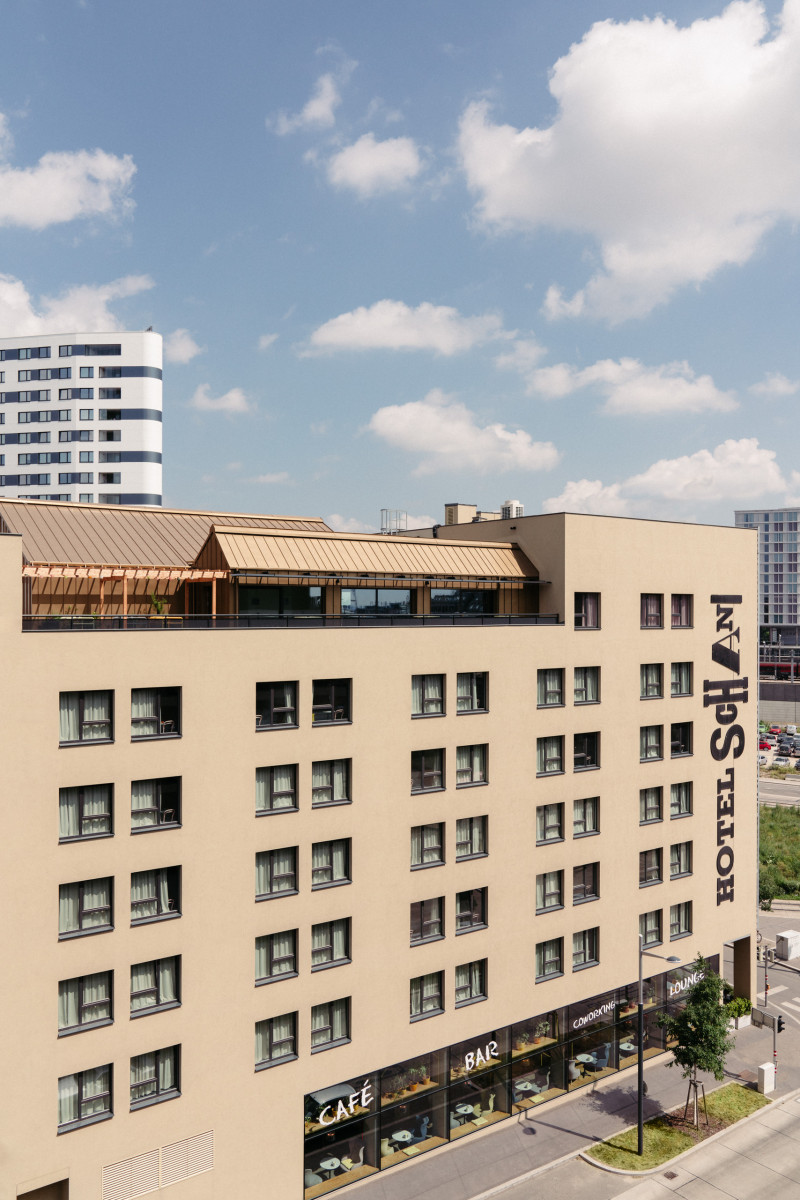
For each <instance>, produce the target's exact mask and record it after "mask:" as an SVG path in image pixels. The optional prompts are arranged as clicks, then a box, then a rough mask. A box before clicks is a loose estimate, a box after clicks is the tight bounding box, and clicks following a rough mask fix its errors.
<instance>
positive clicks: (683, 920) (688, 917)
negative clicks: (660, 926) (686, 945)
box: [669, 900, 692, 940]
mask: <svg viewBox="0 0 800 1200" xmlns="http://www.w3.org/2000/svg"><path fill="white" fill-rule="evenodd" d="M691 932H692V902H691V900H684V902H683V903H682V904H671V905H670V908H669V936H670V939H671V940H674V939H675V938H680V937H686V936H687V935H688V934H690V933H691Z"/></svg>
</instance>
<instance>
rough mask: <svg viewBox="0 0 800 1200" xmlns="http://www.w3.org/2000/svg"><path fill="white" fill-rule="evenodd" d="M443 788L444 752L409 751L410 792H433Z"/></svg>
mask: <svg viewBox="0 0 800 1200" xmlns="http://www.w3.org/2000/svg"><path fill="white" fill-rule="evenodd" d="M443 787H444V750H412V751H411V791H412V792H435V791H439V790H440V789H441V788H443Z"/></svg>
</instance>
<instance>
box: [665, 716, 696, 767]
mask: <svg viewBox="0 0 800 1200" xmlns="http://www.w3.org/2000/svg"><path fill="white" fill-rule="evenodd" d="M691 753H692V722H691V721H675V722H673V724H672V725H670V755H671V757H672V758H679V757H681V756H682V755H686V754H691Z"/></svg>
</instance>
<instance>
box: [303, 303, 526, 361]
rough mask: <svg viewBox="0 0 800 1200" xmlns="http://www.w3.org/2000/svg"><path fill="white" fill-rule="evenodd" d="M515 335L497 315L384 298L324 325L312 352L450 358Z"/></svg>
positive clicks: (314, 335) (315, 336)
mask: <svg viewBox="0 0 800 1200" xmlns="http://www.w3.org/2000/svg"><path fill="white" fill-rule="evenodd" d="M510 336H512V335H511V334H509V333H506V332H504V330H503V322H502V319H501V318H500V317H499V316H497V315H495V314H493V313H485V314H484V315H483V316H482V317H462V316H461V314H460V313H459V311H458V309H455V308H449V307H447V306H445V305H435V304H429V303H428V302H427V301H426V302H424V303H422V304H420V305H418V306H417V308H409V306H408V305H407V304H404V303H403V301H402V300H378V301H377V303H375V304H373V305H372V307H371V308H363V307H362V308H356V309H354V310H353V311H352V312H347V313H341V314H340V316H338V317H333V318H332V320H330V321H326V322H325V324H324V325H320V327H319V329H315V330H314V332H313V333H312V335H311V339H310V345H311V351H310V352H313V351H318V352H322V351H334V350H433V351H434V352H435V353H436V354H443V355H446V356H448V357H449V356H450V355H452V354H463V353H464V351H466V350H471V349H472V347H473V346H479V345H481V344H482V343H484V342H488V341H492V340H494V339H496V338H507V337H510ZM306 353H309V351H306Z"/></svg>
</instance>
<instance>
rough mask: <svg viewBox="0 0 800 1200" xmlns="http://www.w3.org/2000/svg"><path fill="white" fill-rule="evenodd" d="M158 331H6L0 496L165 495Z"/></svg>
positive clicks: (117, 498) (0, 391) (114, 498)
mask: <svg viewBox="0 0 800 1200" xmlns="http://www.w3.org/2000/svg"><path fill="white" fill-rule="evenodd" d="M161 361H162V357H161V334H160V333H153V332H152V330H149V329H148V330H145V331H141V332H139V331H137V332H131V333H128V332H126V333H121V332H117V333H56V334H41V333H39V334H32V335H31V336H30V337H16V338H0V495H3V496H12V497H16V498H18V499H29V500H77V501H81V502H83V503H95V504H148V505H160V504H161V491H162V488H161V413H162V406H161Z"/></svg>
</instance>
